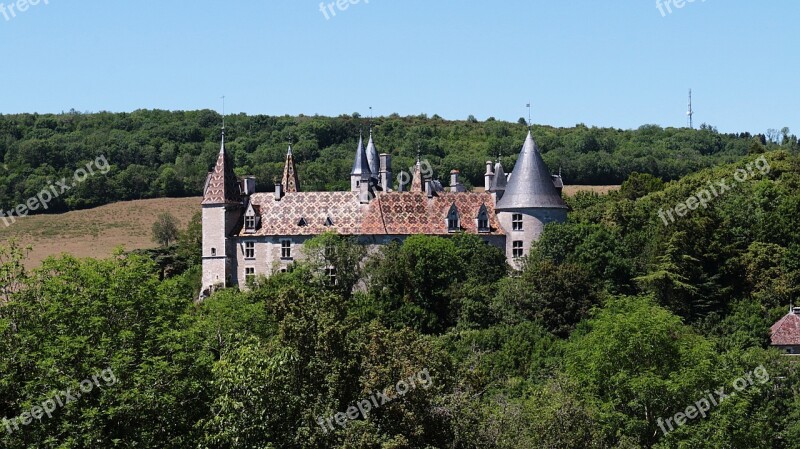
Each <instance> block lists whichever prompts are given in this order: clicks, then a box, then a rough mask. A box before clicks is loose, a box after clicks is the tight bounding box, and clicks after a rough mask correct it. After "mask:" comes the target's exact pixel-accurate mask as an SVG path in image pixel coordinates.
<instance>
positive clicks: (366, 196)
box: [358, 178, 371, 204]
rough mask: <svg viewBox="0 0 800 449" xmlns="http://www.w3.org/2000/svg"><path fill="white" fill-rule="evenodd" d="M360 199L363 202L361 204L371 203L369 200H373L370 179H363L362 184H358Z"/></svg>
mask: <svg viewBox="0 0 800 449" xmlns="http://www.w3.org/2000/svg"><path fill="white" fill-rule="evenodd" d="M358 199H359V201H361V204H367V203H369V200H370V199H371V198H370V180H369V178H367V179H365V178H361V182H360V183H359V184H358Z"/></svg>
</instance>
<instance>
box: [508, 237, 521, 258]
mask: <svg viewBox="0 0 800 449" xmlns="http://www.w3.org/2000/svg"><path fill="white" fill-rule="evenodd" d="M511 255H512V256H513V257H514V258H515V259H519V258H521V257H522V256H523V255H524V250H523V249H522V241H520V240H515V241H514V243H513V248H512V250H511Z"/></svg>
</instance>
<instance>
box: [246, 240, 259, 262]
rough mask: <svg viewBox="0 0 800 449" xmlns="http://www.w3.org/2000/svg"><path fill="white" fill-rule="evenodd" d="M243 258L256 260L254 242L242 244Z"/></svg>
mask: <svg viewBox="0 0 800 449" xmlns="http://www.w3.org/2000/svg"><path fill="white" fill-rule="evenodd" d="M244 257H245V259H255V258H256V242H244Z"/></svg>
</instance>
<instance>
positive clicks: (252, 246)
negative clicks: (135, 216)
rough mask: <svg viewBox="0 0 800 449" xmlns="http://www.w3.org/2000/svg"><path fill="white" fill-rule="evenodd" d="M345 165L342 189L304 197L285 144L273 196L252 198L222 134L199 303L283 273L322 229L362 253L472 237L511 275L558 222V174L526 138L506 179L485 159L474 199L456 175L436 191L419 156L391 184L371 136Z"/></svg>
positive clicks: (387, 159) (208, 207) (209, 195)
mask: <svg viewBox="0 0 800 449" xmlns="http://www.w3.org/2000/svg"><path fill="white" fill-rule="evenodd" d="M353 159H354V163H353V169H352V171H351V173H350V190H349V191H347V192H304V191H301V188H300V185H301V180H300V179H299V176H298V172H297V170H296V167H295V161H294V156H293V154H292V148H291V146H290V147H289V150H288V151H287V154H286V160H285V166H284V172H283V179H282V180H281V182H280V183H279V184H276V185H275V190H274V191H273V192H267V193H259V192H256V191H255V178H253V177H245V178H244V179H237V178H236V175H235V174H234V171H233V161H232V160H231V158H230V157H229V156H228V155H227V153H226V151H225V132H224V130H223V133H222V145H221V148H220V152H219V156H218V158H217V162H216V164H215V166H214V170H213V171H212V172H210V173H209V174H208V178H207V180H206V185H205V189H204V190H203V202H202V208H203V212H202V220H203V254H202V259H203V285H202V289H201V291H202V293H201V297H204V296H207V295H210V294H211V292H213V291H214V289H216V288H219V287H230V286H237V285H238V286H242V287H244V286H245V285H246V281H247V280H248V279H251V278H253V277H255V276H259V275H265V276H269V275H271V274H272V273H275V272H279V271H285V270H287V269H288V267H289V266H290V265H291V264H292V263H294V261H296V260H300V259H302V258H303V252H302V247H303V244H304V242H305V241H306V240H308V239H310V238H312V237H314V236H317V235H320V234H322V233H324V232H333V233H336V234H339V235H343V236H350V237H354V238H356V239H357V240H358V241H359V242H360V243H361V244H363V245H366V246H369V247H378V246H380V245H385V244H387V243H390V242H401V241H403V240H404V239H405V238H407V237H409V236H411V235H415V234H424V235H436V236H443V237H444V236H449V235H453V234H455V233H462V232H463V233H468V234H474V235H477V236H479V237H481V238H482V239H483V240H484V241H485V242H486V243H487V244H489V245H494V246H496V247H497V248H500V249H501V250H503V251H504V252H505V253H506V257H507V259H508V262H509V264H510V265H511V266H513V267H516V268H519V267H520V265H521V263H520V261H521V259H522V258H523V257H525V256H526V255H527V254H529V252H530V248H531V245H532V244H533V242H535V241H536V240H538V238H539V236H540V235H541V233H542V231H543V230H544V226H545V225H547V224H548V223H554V222H555V223H563V222H564V221H565V220H566V218H567V210H568V206H567V205H566V203H565V202H564V200H563V199H562V198H561V188H562V187H563V183H562V182H561V177H560V176H559V175H551V173H550V171H549V170H548V168H547V166H546V165H545V163H544V160H542V156H541V154H540V152H539V148H538V146H537V145H536V142H534V140H533V136H532V135H531V133H530V131H529V132H528V135H527V137H526V139H525V143H524V144H523V146H522V150H521V152H520V155H519V158H518V160H517V163H516V166H515V167H514V170H513V171H512V172H511V173H508V174H506V172H505V170H504V169H503V166H502V164H500V162H499V161H498V162H496V163H495V164H493V163H492V162H491V161H487V163H486V167H487V170H486V174H485V189H484V190H483V191H480V192H478V191H468V190H467V189H466V188H465V186H464V185H463V184H462V183H461V180H460V179H459V177H460V172H459V171H458V170H452V171H451V172H450V182H449V184H450V185H449V187H447V188H445V187H444V186H443V183H442V182H440V181H439V180H436V179H433V178H432V176H431V174H430V173H429V170H423V169H422V166H423V164H422V163H421V161H420V160H419V157H418V158H417V162H416V165H415V166H414V167H412V168H411V171H413V173H412V174H411V176H409V175H408V173H401V174H400V175H399V176H398V177H397V183H395V182H394V181H395V180H394V179H393V177H392V165H391V164H392V158H391V156H390V155H389V154H385V153H384V154H381V153H378V150H377V148H376V145H375V140H374V138H373V135H372V132H371V131H370V136H369V142H368V143H367V145H366V146H365V145H364V141H363V139H362V138H359V141H358V146H357V148H356V152H355V155H354V158H353ZM409 180H410V181H411V182H410V183H409V182H408V181H409ZM333 275H335V274H333Z"/></svg>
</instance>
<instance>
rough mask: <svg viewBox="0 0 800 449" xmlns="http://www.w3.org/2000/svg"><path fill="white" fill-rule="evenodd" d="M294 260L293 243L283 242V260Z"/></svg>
mask: <svg viewBox="0 0 800 449" xmlns="http://www.w3.org/2000/svg"><path fill="white" fill-rule="evenodd" d="M291 258H292V241H291V240H281V259H291Z"/></svg>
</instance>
